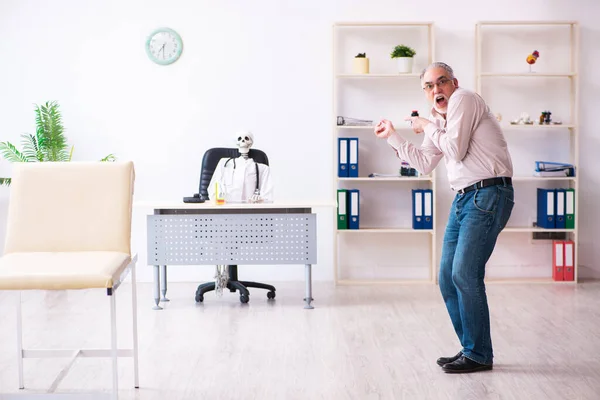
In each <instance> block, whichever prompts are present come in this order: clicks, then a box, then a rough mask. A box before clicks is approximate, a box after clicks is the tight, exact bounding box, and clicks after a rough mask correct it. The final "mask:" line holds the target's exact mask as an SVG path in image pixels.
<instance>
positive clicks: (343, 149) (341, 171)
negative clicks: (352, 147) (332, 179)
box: [338, 138, 348, 178]
mask: <svg viewBox="0 0 600 400" xmlns="http://www.w3.org/2000/svg"><path fill="white" fill-rule="evenodd" d="M338 176H339V177H340V178H347V177H348V139H347V138H338Z"/></svg>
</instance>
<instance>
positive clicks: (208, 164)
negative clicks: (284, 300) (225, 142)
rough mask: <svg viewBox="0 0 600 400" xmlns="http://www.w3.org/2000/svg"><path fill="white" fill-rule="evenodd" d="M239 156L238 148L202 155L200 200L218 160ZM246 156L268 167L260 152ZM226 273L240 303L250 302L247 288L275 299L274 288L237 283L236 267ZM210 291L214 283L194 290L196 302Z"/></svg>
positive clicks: (233, 266) (262, 153)
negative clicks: (257, 290) (237, 293)
mask: <svg viewBox="0 0 600 400" xmlns="http://www.w3.org/2000/svg"><path fill="white" fill-rule="evenodd" d="M239 156H240V153H239V149H238V148H225V147H215V148H212V149H208V150H207V151H206V153H204V157H203V158H202V171H201V173H200V192H199V193H200V197H201V198H203V199H205V200H208V199H209V196H208V191H207V188H208V186H209V184H210V180H211V179H212V176H213V174H214V172H215V169H216V168H217V165H218V164H219V160H221V159H222V158H229V157H233V158H236V157H239ZM248 156H249V157H250V158H252V159H253V160H254V161H256V162H257V163H261V164H265V165H269V159H268V157H267V155H266V154H265V153H264V152H263V151H261V150H257V149H250V153H249V154H248ZM227 271H228V273H229V280H228V281H227V289H229V291H230V292H232V293H233V292H235V291H236V290H238V291H239V292H240V302H242V303H247V302H248V301H250V292H249V291H248V289H247V288H249V287H251V288H258V289H266V290H268V291H269V292H268V293H267V298H268V299H274V298H275V286H272V285H267V284H265V283H259V282H248V281H239V280H238V271H237V265H228V266H227ZM211 290H215V282H207V283H203V284H201V285H199V286H198V289H196V302H202V301H204V293H206V292H210V291H211Z"/></svg>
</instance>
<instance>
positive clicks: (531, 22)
mask: <svg viewBox="0 0 600 400" xmlns="http://www.w3.org/2000/svg"><path fill="white" fill-rule="evenodd" d="M577 24H578V23H577V22H576V21H481V22H478V23H477V25H482V26H483V25H513V26H519V25H550V26H553V25H577Z"/></svg>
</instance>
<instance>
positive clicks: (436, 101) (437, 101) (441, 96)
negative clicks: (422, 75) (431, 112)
mask: <svg viewBox="0 0 600 400" xmlns="http://www.w3.org/2000/svg"><path fill="white" fill-rule="evenodd" d="M444 101H446V97H445V96H443V95H439V96H436V98H435V103H436V104H438V105H439V104H442V103H443V102H444Z"/></svg>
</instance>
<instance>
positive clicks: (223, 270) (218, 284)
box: [214, 131, 263, 297]
mask: <svg viewBox="0 0 600 400" xmlns="http://www.w3.org/2000/svg"><path fill="white" fill-rule="evenodd" d="M236 144H237V147H238V150H239V152H240V157H238V159H239V158H242V159H244V160H245V161H248V160H249V159H250V158H249V153H250V148H251V147H252V145H253V144H254V136H253V135H252V133H251V132H245V131H244V132H238V134H237V135H236ZM235 160H236V159H235V158H233V157H231V158H229V159H228V160H227V161H226V162H225V165H227V163H228V162H229V161H233V163H234V165H235ZM250 160H252V159H250ZM252 161H254V160H252ZM254 163H255V164H256V162H254ZM256 171H257V174H256V179H259V176H258V169H257V170H256ZM248 200H249V202H250V203H262V202H263V198H262V196H261V195H260V188H256V190H255V191H254V194H252V196H251V197H250V199H248ZM214 278H215V293H216V294H217V296H219V297H220V296H222V295H223V289H225V288H226V287H227V282H228V281H229V271H228V268H227V266H226V265H217V266H216V270H215V276H214Z"/></svg>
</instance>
